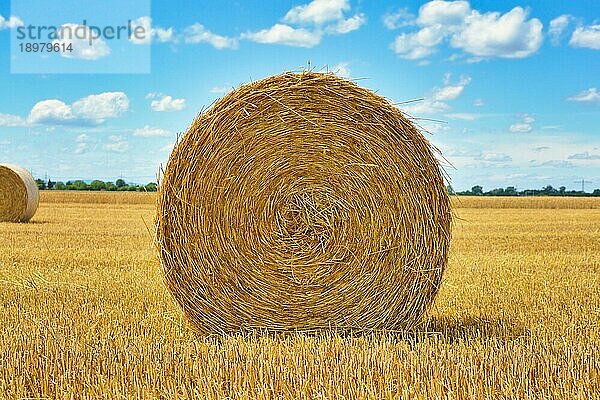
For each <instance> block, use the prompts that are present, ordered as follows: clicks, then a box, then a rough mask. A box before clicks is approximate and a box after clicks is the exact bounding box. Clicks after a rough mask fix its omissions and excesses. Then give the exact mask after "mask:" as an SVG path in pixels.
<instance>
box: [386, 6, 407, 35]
mask: <svg viewBox="0 0 600 400" xmlns="http://www.w3.org/2000/svg"><path fill="white" fill-rule="evenodd" d="M414 24H415V16H414V15H412V14H411V13H410V12H409V11H408V9H406V8H403V9H401V10H398V11H396V12H394V13H388V14H385V15H384V16H383V25H384V26H385V27H386V28H388V29H390V30H394V29H398V28H403V27H405V26H411V25H414Z"/></svg>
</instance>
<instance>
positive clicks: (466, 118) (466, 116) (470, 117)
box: [445, 113, 480, 121]
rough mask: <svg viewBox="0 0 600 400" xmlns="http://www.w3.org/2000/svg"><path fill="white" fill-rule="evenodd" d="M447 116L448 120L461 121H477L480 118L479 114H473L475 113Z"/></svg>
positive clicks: (450, 114)
mask: <svg viewBox="0 0 600 400" xmlns="http://www.w3.org/2000/svg"><path fill="white" fill-rule="evenodd" d="M445 115H446V117H448V118H451V119H460V120H463V121H475V120H476V119H478V118H479V117H480V116H479V115H478V114H473V113H449V114H445Z"/></svg>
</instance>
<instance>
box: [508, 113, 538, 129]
mask: <svg viewBox="0 0 600 400" xmlns="http://www.w3.org/2000/svg"><path fill="white" fill-rule="evenodd" d="M534 122H535V118H533V117H532V116H531V115H529V114H524V115H522V116H521V117H520V120H519V121H518V122H515V123H514V124H512V125H511V126H510V127H509V128H508V130H509V131H511V132H513V133H528V132H531V131H532V130H533V123H534Z"/></svg>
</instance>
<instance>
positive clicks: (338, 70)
mask: <svg viewBox="0 0 600 400" xmlns="http://www.w3.org/2000/svg"><path fill="white" fill-rule="evenodd" d="M331 72H333V73H334V74H336V75H337V76H341V77H342V78H350V75H351V72H350V63H349V62H347V61H342V62H340V63H337V64H336V65H334V66H333V68H331Z"/></svg>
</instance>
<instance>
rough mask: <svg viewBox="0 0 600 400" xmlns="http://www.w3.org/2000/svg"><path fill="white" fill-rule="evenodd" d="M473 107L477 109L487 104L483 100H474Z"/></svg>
mask: <svg viewBox="0 0 600 400" xmlns="http://www.w3.org/2000/svg"><path fill="white" fill-rule="evenodd" d="M473 105H474V106H475V107H483V106H484V105H485V102H484V101H483V99H475V100H473Z"/></svg>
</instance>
